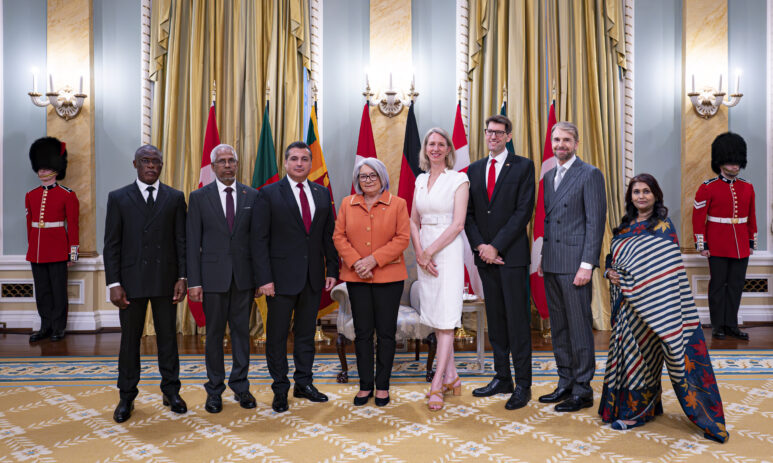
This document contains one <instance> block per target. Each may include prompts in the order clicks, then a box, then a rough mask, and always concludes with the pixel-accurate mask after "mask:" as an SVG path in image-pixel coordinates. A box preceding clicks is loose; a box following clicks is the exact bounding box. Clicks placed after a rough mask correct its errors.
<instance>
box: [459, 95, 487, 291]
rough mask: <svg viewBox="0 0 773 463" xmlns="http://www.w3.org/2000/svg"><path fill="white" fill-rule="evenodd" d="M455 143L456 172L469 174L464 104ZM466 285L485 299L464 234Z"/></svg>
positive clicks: (460, 105)
mask: <svg viewBox="0 0 773 463" xmlns="http://www.w3.org/2000/svg"><path fill="white" fill-rule="evenodd" d="M451 140H452V141H453V142H454V151H455V152H456V162H455V163H454V170H456V171H459V172H465V173H466V172H467V168H468V167H470V149H469V147H468V146H467V133H466V132H465V131H464V121H463V120H462V102H461V101H459V102H457V104H456V119H455V120H454V133H453V135H451ZM463 236H464V283H465V284H466V285H469V288H470V293H471V294H475V295H477V296H480V297H481V298H482V297H483V284H482V283H481V282H480V275H479V274H478V267H476V266H475V258H474V257H473V255H472V248H471V247H470V242H469V241H468V240H467V235H466V234H464V235H463Z"/></svg>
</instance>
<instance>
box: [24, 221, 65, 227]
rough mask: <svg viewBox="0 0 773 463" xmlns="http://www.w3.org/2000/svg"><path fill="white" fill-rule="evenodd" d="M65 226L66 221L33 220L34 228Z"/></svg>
mask: <svg viewBox="0 0 773 463" xmlns="http://www.w3.org/2000/svg"><path fill="white" fill-rule="evenodd" d="M57 227H64V222H32V228H57Z"/></svg>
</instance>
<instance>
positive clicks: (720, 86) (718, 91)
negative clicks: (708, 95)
mask: <svg viewBox="0 0 773 463" xmlns="http://www.w3.org/2000/svg"><path fill="white" fill-rule="evenodd" d="M717 93H722V73H721V72H720V73H719V90H717Z"/></svg>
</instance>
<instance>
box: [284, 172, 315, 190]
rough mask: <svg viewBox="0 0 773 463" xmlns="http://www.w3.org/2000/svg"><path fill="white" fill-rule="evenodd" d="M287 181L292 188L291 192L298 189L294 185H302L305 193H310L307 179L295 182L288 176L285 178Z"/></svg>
mask: <svg viewBox="0 0 773 463" xmlns="http://www.w3.org/2000/svg"><path fill="white" fill-rule="evenodd" d="M287 181H288V182H290V187H292V189H293V191H295V189H296V188H298V187H297V186H296V185H298V184H302V185H303V188H304V189H305V190H306V191H311V188H310V187H309V179H308V178H306V179H305V180H304V181H302V182H296V181H295V180H293V179H292V178H290V176H289V175H288V176H287Z"/></svg>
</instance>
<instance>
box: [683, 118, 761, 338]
mask: <svg viewBox="0 0 773 463" xmlns="http://www.w3.org/2000/svg"><path fill="white" fill-rule="evenodd" d="M745 167H746V142H745V141H744V139H743V138H742V137H741V136H740V135H738V134H735V133H732V132H727V133H723V134H722V135H719V136H718V137H717V138H716V139H715V140H714V142H713V143H712V144H711V170H713V171H714V172H716V173H717V174H718V176H717V177H714V178H712V179H709V180H706V181H705V182H703V184H702V185H701V186H700V187H699V188H698V192H697V193H696V194H695V204H694V209H693V214H692V226H693V233H694V234H695V246H696V248H697V249H698V251H699V252H700V253H701V255H702V256H705V257H708V258H709V271H710V272H711V280H710V281H709V313H710V315H711V327H712V336H713V337H714V338H716V339H724V338H725V336H726V335H727V336H733V337H735V338H738V339H743V340H748V339H749V335H748V334H747V333H745V332H743V331H741V330H739V329H738V308H739V306H740V305H741V295H742V293H743V286H744V283H745V281H746V266H747V265H748V263H749V255H750V254H751V253H752V250H754V249H757V220H756V217H755V214H754V187H753V186H752V184H751V183H749V182H747V181H746V180H744V179H742V178H740V177H738V173H739V172H740V171H741V169H743V168H745Z"/></svg>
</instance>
